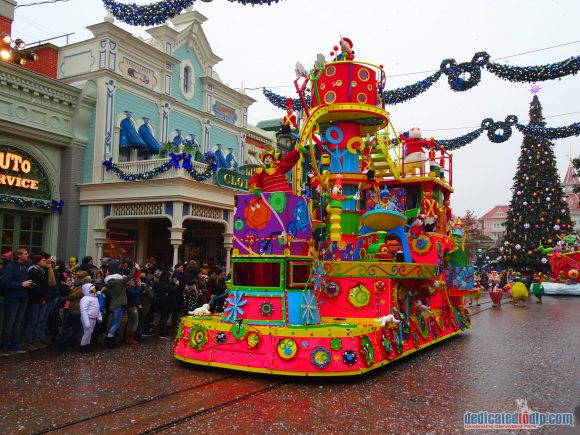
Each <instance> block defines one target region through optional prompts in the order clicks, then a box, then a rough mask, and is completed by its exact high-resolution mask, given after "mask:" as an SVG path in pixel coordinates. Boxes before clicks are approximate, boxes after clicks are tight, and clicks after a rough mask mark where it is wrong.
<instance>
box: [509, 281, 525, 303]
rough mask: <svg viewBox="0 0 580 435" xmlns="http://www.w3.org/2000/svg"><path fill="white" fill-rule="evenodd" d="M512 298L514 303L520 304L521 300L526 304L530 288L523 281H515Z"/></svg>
mask: <svg viewBox="0 0 580 435" xmlns="http://www.w3.org/2000/svg"><path fill="white" fill-rule="evenodd" d="M512 300H513V301H514V305H518V304H519V303H520V302H521V304H522V305H525V303H526V301H527V300H528V289H527V288H526V285H525V284H524V283H523V282H514V283H513V285H512Z"/></svg>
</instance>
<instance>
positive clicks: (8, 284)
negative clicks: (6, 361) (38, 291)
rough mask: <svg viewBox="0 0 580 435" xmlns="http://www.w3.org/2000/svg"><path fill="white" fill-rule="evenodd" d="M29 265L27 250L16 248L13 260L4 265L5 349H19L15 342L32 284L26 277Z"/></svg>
mask: <svg viewBox="0 0 580 435" xmlns="http://www.w3.org/2000/svg"><path fill="white" fill-rule="evenodd" d="M29 266H30V264H29V263H28V250H27V249H25V248H22V249H18V250H17V251H16V253H15V258H14V261H12V262H9V263H8V264H7V265H6V267H5V268H4V273H3V274H2V293H3V295H4V322H3V328H2V347H3V348H4V349H5V350H7V351H19V350H21V349H20V347H19V345H18V343H17V342H18V339H19V337H20V331H21V329H20V328H21V327H22V324H23V322H24V315H25V313H26V304H27V300H28V291H29V289H30V287H31V286H32V280H30V279H28V267H29Z"/></svg>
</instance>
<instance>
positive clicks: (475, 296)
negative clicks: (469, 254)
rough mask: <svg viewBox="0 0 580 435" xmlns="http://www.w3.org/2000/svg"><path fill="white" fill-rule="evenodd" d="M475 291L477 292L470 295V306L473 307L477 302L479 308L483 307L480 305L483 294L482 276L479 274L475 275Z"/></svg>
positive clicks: (475, 273)
mask: <svg viewBox="0 0 580 435" xmlns="http://www.w3.org/2000/svg"><path fill="white" fill-rule="evenodd" d="M473 289H474V290H476V292H475V293H469V305H472V304H473V301H475V306H476V307H479V306H480V305H481V304H480V303H479V298H480V297H481V293H482V286H481V275H480V274H479V272H474V273H473Z"/></svg>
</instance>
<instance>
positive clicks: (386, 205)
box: [375, 187, 398, 211]
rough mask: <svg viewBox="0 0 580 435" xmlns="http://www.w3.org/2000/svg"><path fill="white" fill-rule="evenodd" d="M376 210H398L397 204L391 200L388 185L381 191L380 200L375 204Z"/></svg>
mask: <svg viewBox="0 0 580 435" xmlns="http://www.w3.org/2000/svg"><path fill="white" fill-rule="evenodd" d="M375 210H391V211H398V210H397V204H395V203H394V202H393V201H391V192H389V189H387V188H386V187H385V188H384V189H383V190H381V192H380V193H379V202H378V203H377V205H376V206H375Z"/></svg>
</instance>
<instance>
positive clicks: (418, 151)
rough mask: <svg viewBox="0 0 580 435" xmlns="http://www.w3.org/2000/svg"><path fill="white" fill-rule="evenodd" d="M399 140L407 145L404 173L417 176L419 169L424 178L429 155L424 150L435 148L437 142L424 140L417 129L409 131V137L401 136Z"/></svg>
mask: <svg viewBox="0 0 580 435" xmlns="http://www.w3.org/2000/svg"><path fill="white" fill-rule="evenodd" d="M399 138H400V139H401V140H402V141H403V144H404V145H405V157H404V159H403V163H404V168H403V173H404V174H410V175H415V169H418V170H419V175H421V176H424V175H425V162H426V161H427V155H426V154H425V152H424V148H431V147H434V146H435V141H434V140H433V139H429V140H425V139H423V134H422V133H421V129H419V128H416V127H415V128H412V129H411V130H410V131H409V134H408V137H407V136H405V135H404V134H401V135H399Z"/></svg>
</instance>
